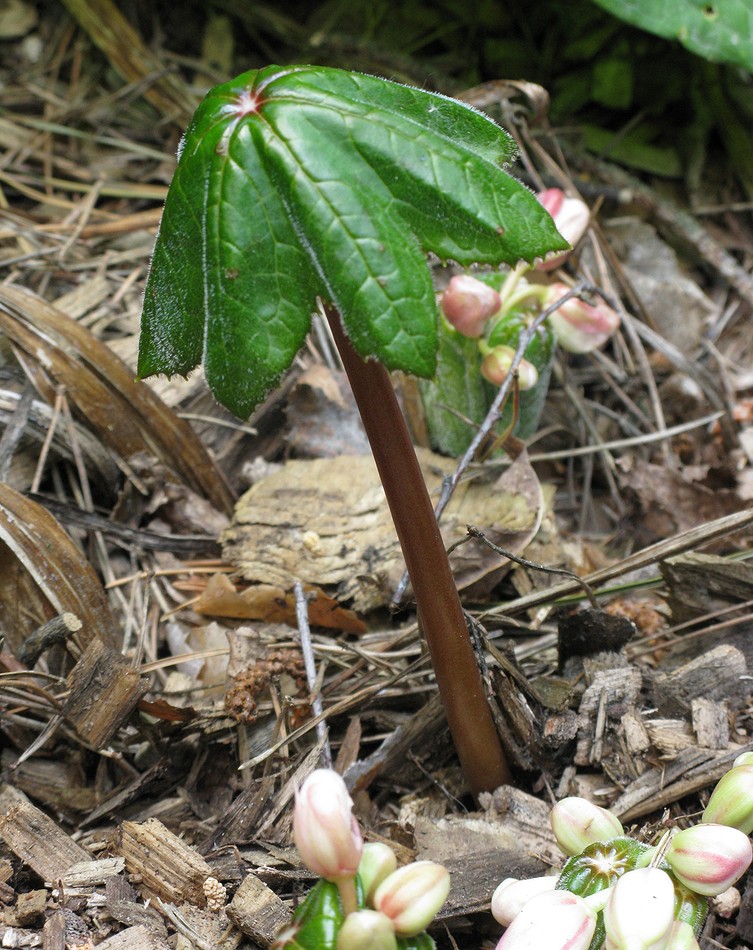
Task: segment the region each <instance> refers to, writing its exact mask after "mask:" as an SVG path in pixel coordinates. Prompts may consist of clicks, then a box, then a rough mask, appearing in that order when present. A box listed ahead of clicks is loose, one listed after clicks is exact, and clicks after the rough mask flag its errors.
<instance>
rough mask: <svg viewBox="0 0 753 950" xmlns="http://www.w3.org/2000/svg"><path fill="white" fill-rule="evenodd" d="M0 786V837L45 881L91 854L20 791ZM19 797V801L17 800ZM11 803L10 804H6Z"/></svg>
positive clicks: (51, 879)
mask: <svg viewBox="0 0 753 950" xmlns="http://www.w3.org/2000/svg"><path fill="white" fill-rule="evenodd" d="M8 789H10V786H8V785H4V786H3V787H2V789H0V836H1V837H2V838H3V839H4V840H5V842H6V844H7V845H8V847H9V848H11V849H12V850H13V851H14V852H15V853H16V854H17V855H18V857H19V858H20V859H21V860H22V861H23V862H24V864H27V865H28V866H29V867H30V868H31V869H32V870H33V871H35V872H36V873H37V874H38V875H39V876H40V877H41V878H42V880H44V881H57V880H58V878H61V877H62V876H63V875H64V874H65V872H66V871H67V870H68V869H69V868H70V867H71V866H72V865H74V864H79V863H81V862H82V861H88V860H89V858H90V855H89V854H88V853H87V852H86V851H84V849H83V848H82V847H80V846H79V845H77V844H76V842H75V841H74V840H73V838H71V837H70V836H69V835H67V834H66V833H65V832H64V831H63V829H62V828H60V827H59V826H58V825H56V824H55V822H54V821H53V820H52V819H51V818H48V817H47V815H45V813H44V812H43V811H40V810H39V808H37V807H36V806H35V805H32V804H31V802H29V801H27V800H26V799H25V797H23V796H22V797H21V800H19V799H18V798H17V796H19V795H20V793H19V792H15V790H13V789H11V790H10V792H9V793H7V794H6V792H7V790H8ZM13 799H15V801H14V800H13ZM8 803H10V807H5V806H7V804H8Z"/></svg>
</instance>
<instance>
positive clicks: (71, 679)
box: [63, 640, 149, 749]
mask: <svg viewBox="0 0 753 950" xmlns="http://www.w3.org/2000/svg"><path fill="white" fill-rule="evenodd" d="M148 685H149V684H148V682H147V680H146V679H145V678H142V677H141V676H139V673H138V671H137V670H134V669H133V668H132V667H131V664H130V663H129V661H128V660H127V659H126V658H125V657H124V656H123V655H122V654H120V653H118V652H116V651H115V650H112V649H110V647H106V646H105V645H104V643H102V642H101V641H100V640H92V642H91V643H90V644H89V646H88V647H87V648H86V651H85V653H84V655H83V656H82V657H81V659H80V660H79V661H78V663H77V664H76V665H75V666H74V667H73V669H72V670H71V672H70V674H69V676H68V688H69V691H70V692H69V695H68V698H67V699H66V701H65V704H64V706H63V715H64V716H65V718H66V719H67V720H68V722H69V723H70V724H71V725H72V726H73V727H74V729H75V730H76V732H77V733H78V734H79V735H80V736H81V738H82V739H84V740H85V741H86V742H88V743H89V744H90V745H91V746H93V747H94V748H95V749H101V748H102V747H103V746H105V745H107V743H108V742H109V741H110V739H111V738H112V737H113V735H114V734H115V733H116V732H117V730H118V728H119V727H120V726H121V725H122V724H123V722H124V721H125V720H126V719H127V718H128V717H129V716H130V714H131V713H132V712H133V710H134V708H135V707H136V703H138V701H139V699H141V697H142V696H143V695H144V693H145V692H146V690H147V688H148Z"/></svg>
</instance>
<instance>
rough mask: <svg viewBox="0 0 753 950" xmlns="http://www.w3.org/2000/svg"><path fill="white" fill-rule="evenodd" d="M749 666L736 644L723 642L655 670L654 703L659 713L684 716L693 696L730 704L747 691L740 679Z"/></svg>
mask: <svg viewBox="0 0 753 950" xmlns="http://www.w3.org/2000/svg"><path fill="white" fill-rule="evenodd" d="M747 672H748V667H747V664H746V662H745V657H744V656H743V654H742V653H741V652H740V650H738V649H737V648H736V647H731V646H727V645H726V644H722V645H720V646H718V647H715V648H714V649H713V650H709V651H708V652H706V653H704V654H703V655H702V656H698V657H696V658H695V659H694V660H691V661H690V662H689V663H684V664H683V665H682V666H679V667H677V669H675V670H671V671H670V672H669V673H663V672H657V673H656V674H655V675H654V679H653V693H654V703H655V705H656V707H657V709H658V710H659V713H660V715H662V716H678V715H682V716H686V715H687V714H688V713H690V711H691V706H692V703H693V700H694V699H699V698H701V697H702V698H704V699H713V700H718V701H720V702H721V701H723V700H725V699H726V700H729V702H730V704H731V705H732V706H735V705H736V704H737V703H740V702H743V701H744V700H745V699H747V697H748V695H749V694H750V684H749V682H748V681H747V680H745V679H743V677H745V676H746V675H747Z"/></svg>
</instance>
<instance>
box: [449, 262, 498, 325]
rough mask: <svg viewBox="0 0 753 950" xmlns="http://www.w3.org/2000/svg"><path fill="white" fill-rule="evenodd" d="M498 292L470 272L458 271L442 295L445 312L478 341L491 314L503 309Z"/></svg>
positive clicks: (453, 321)
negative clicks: (460, 272)
mask: <svg viewBox="0 0 753 950" xmlns="http://www.w3.org/2000/svg"><path fill="white" fill-rule="evenodd" d="M500 306H501V301H500V297H499V294H498V293H497V291H496V290H494V289H493V288H492V287H488V286H487V285H486V284H484V283H483V282H482V281H480V280H476V278H475V277H471V276H470V274H458V275H456V276H455V277H453V278H452V280H450V283H449V284H448V285H447V290H445V292H444V293H443V294H442V311H443V312H444V315H445V316H446V317H447V319H448V321H449V322H450V323H451V324H452V326H454V327H455V329H456V330H457V331H458V333H462V334H463V336H467V337H470V338H471V339H472V340H477V339H478V338H479V337H480V336H481V335H482V334H483V332H484V326H485V325H486V321H487V320H488V319H489V317H491V316H493V315H494V314H495V313H496V312H497V311H498V310H499V308H500Z"/></svg>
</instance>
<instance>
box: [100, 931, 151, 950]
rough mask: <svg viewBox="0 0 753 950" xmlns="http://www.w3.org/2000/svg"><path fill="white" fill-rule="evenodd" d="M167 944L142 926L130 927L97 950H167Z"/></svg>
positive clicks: (110, 938) (109, 938) (103, 943)
mask: <svg viewBox="0 0 753 950" xmlns="http://www.w3.org/2000/svg"><path fill="white" fill-rule="evenodd" d="M166 946H167V944H166V943H165V941H163V940H159V939H158V938H157V937H155V935H154V934H153V933H151V931H150V930H148V929H147V928H146V927H142V926H141V925H139V926H137V927H128V929H127V930H121V932H120V933H118V934H113V936H112V937H108V938H107V940H103V941H102V943H100V944H97V950H165V947H166Z"/></svg>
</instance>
